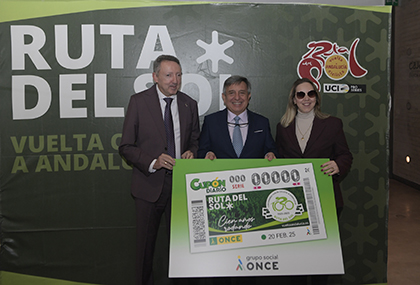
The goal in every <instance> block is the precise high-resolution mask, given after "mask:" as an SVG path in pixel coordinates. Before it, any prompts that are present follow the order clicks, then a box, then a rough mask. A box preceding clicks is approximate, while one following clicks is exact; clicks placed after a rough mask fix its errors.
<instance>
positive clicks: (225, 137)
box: [218, 108, 237, 157]
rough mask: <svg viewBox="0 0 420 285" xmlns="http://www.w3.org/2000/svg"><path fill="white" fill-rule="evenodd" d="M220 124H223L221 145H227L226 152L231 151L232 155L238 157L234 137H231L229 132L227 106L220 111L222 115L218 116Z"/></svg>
mask: <svg viewBox="0 0 420 285" xmlns="http://www.w3.org/2000/svg"><path fill="white" fill-rule="evenodd" d="M218 125H219V126H222V127H221V128H220V132H221V134H220V137H219V139H220V145H222V146H226V152H227V153H229V155H230V156H231V157H237V156H236V152H235V149H234V148H233V144H232V139H231V138H230V134H229V126H228V111H227V109H226V108H225V109H224V110H223V111H222V112H220V116H219V118H218Z"/></svg>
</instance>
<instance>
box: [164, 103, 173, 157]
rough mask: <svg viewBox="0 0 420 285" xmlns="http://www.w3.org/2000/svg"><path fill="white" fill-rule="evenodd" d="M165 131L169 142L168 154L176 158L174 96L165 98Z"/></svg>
mask: <svg viewBox="0 0 420 285" xmlns="http://www.w3.org/2000/svg"><path fill="white" fill-rule="evenodd" d="M164 100H165V101H166V107H165V120H164V122H165V133H166V141H167V143H168V154H169V155H170V156H172V157H173V158H175V138H174V137H175V136H174V122H173V121H172V112H171V103H172V100H173V99H172V98H165V99H164Z"/></svg>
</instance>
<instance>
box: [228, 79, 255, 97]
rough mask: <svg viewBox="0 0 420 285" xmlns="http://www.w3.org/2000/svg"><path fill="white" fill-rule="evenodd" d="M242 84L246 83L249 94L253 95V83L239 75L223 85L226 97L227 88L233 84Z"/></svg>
mask: <svg viewBox="0 0 420 285" xmlns="http://www.w3.org/2000/svg"><path fill="white" fill-rule="evenodd" d="M242 82H245V84H246V86H247V87H248V94H249V93H251V82H249V80H248V79H247V78H246V77H243V76H239V75H233V76H231V77H229V78H228V79H226V80H225V83H223V94H225V95H226V88H228V87H229V86H231V85H233V84H241V83H242Z"/></svg>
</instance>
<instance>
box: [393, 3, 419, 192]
mask: <svg viewBox="0 0 420 285" xmlns="http://www.w3.org/2000/svg"><path fill="white" fill-rule="evenodd" d="M419 22H420V1H414V0H411V1H407V0H406V1H402V3H401V4H400V6H398V7H395V27H394V28H395V33H394V34H395V38H394V39H395V41H394V44H395V50H394V56H395V57H394V82H393V84H394V94H393V136H392V139H393V157H392V163H393V174H394V175H396V176H399V177H401V178H404V179H406V180H408V181H411V182H413V183H416V184H419V185H420V25H418V23H419ZM407 155H409V156H410V157H411V162H410V163H407V162H406V160H405V158H406V156H407Z"/></svg>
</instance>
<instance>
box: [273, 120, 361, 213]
mask: <svg viewBox="0 0 420 285" xmlns="http://www.w3.org/2000/svg"><path fill="white" fill-rule="evenodd" d="M295 122H296V121H295V120H294V121H293V122H292V123H291V124H290V125H289V126H288V127H287V128H284V127H283V126H282V125H281V124H280V123H279V124H277V133H276V144H277V149H278V152H279V155H280V157H283V158H329V159H330V160H334V161H335V162H336V163H337V165H338V168H339V169H340V174H339V175H337V174H336V175H333V186H334V193H335V200H336V201H335V202H336V206H337V207H342V206H343V197H342V194H341V190H340V184H339V183H340V180H339V178H340V176H343V175H344V174H346V173H347V172H348V171H349V170H350V167H351V163H352V161H353V156H352V154H351V152H350V150H349V147H348V145H347V141H346V137H345V135H344V131H343V123H342V121H341V120H340V119H339V118H335V117H332V116H330V117H328V118H327V119H323V120H321V119H319V118H317V117H315V118H314V122H313V125H312V131H311V135H310V137H309V140H308V143H307V145H306V148H305V152H304V153H302V151H301V149H300V147H299V143H298V140H297V137H296V126H295ZM314 167H320V166H316V165H314Z"/></svg>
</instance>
